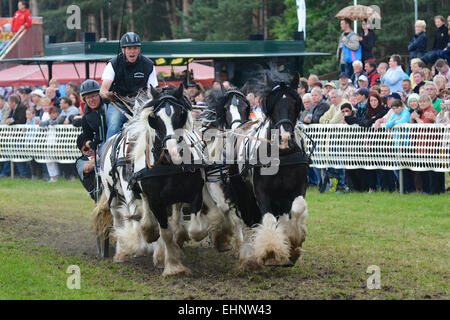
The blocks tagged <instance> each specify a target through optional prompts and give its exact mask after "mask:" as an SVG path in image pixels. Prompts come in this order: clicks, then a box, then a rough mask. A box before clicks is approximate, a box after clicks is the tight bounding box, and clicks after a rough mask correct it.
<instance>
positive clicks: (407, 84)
mask: <svg viewBox="0 0 450 320" xmlns="http://www.w3.org/2000/svg"><path fill="white" fill-rule="evenodd" d="M402 89H403V92H404V93H405V97H406V99H408V97H409V95H410V94H411V93H413V91H412V88H411V81H410V80H409V79H405V80H403V81H402Z"/></svg>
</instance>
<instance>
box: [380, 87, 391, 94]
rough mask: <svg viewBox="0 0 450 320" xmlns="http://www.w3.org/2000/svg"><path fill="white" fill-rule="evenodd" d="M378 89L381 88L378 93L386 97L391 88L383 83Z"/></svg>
mask: <svg viewBox="0 0 450 320" xmlns="http://www.w3.org/2000/svg"><path fill="white" fill-rule="evenodd" d="M380 90H381V93H380V95H381V96H382V97H386V96H388V95H390V94H391V89H390V88H389V86H388V85H384V84H383V85H382V86H381V87H380Z"/></svg>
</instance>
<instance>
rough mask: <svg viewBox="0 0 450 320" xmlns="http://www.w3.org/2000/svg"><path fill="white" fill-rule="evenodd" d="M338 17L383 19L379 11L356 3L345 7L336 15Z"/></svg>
mask: <svg viewBox="0 0 450 320" xmlns="http://www.w3.org/2000/svg"><path fill="white" fill-rule="evenodd" d="M335 17H336V18H338V19H340V20H342V19H346V18H348V19H350V20H374V19H375V20H381V16H380V14H379V13H378V12H376V11H375V10H374V9H372V8H371V7H368V6H362V5H356V6H349V7H345V8H344V9H342V10H341V11H339V12H338V14H337V15H336V16H335Z"/></svg>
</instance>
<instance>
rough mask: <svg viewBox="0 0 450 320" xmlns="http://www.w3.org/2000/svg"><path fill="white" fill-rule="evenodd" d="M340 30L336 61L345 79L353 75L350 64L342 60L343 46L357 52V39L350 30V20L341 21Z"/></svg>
mask: <svg viewBox="0 0 450 320" xmlns="http://www.w3.org/2000/svg"><path fill="white" fill-rule="evenodd" d="M341 30H342V31H343V32H342V34H341V37H340V38H339V43H338V47H337V61H338V63H339V64H340V69H341V72H345V73H346V74H347V77H349V78H350V77H351V76H352V75H353V66H352V63H351V62H345V59H344V46H345V47H347V48H348V49H350V50H352V51H356V50H358V48H359V46H360V44H359V37H358V35H357V34H356V33H354V32H353V29H352V21H351V20H350V19H344V20H341Z"/></svg>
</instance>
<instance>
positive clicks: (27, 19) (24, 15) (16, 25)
mask: <svg viewBox="0 0 450 320" xmlns="http://www.w3.org/2000/svg"><path fill="white" fill-rule="evenodd" d="M21 26H25V29H29V28H31V13H30V10H28V9H25V10H23V12H22V11H20V10H17V11H16V13H15V14H14V17H13V20H12V23H11V30H12V32H14V33H16V32H17V31H19V29H20V27H21Z"/></svg>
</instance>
